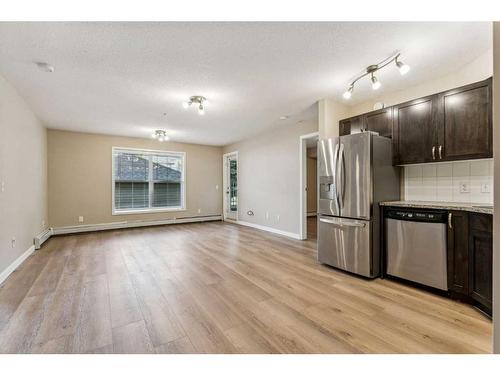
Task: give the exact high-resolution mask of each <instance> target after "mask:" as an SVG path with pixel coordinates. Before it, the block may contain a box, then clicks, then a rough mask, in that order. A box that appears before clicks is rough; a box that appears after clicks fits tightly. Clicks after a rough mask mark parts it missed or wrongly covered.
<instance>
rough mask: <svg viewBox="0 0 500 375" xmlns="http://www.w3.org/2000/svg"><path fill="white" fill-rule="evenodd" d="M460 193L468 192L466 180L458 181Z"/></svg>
mask: <svg viewBox="0 0 500 375" xmlns="http://www.w3.org/2000/svg"><path fill="white" fill-rule="evenodd" d="M459 189H460V190H459V191H460V193H469V192H470V189H469V183H468V182H467V181H460V187H459Z"/></svg>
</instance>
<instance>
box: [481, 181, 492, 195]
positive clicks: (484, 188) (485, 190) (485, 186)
mask: <svg viewBox="0 0 500 375" xmlns="http://www.w3.org/2000/svg"><path fill="white" fill-rule="evenodd" d="M481 193H491V189H490V184H489V183H484V184H481Z"/></svg>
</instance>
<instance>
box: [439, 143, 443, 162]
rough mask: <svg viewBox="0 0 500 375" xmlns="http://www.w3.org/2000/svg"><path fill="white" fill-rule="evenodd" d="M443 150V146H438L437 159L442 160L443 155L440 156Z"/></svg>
mask: <svg viewBox="0 0 500 375" xmlns="http://www.w3.org/2000/svg"><path fill="white" fill-rule="evenodd" d="M442 149H443V146H441V145H439V149H438V151H439V159H442V158H443V155H441V150H442Z"/></svg>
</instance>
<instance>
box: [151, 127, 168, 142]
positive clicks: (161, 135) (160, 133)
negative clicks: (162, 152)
mask: <svg viewBox="0 0 500 375" xmlns="http://www.w3.org/2000/svg"><path fill="white" fill-rule="evenodd" d="M151 137H153V138H155V139H157V140H159V141H160V142H163V141H168V140H169V139H170V138H169V137H168V135H167V132H166V131H165V130H155V131H154V133H153V134H151Z"/></svg>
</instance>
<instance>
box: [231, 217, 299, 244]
mask: <svg viewBox="0 0 500 375" xmlns="http://www.w3.org/2000/svg"><path fill="white" fill-rule="evenodd" d="M232 222H233V223H236V224H239V225H244V226H246V227H251V228H255V229H260V230H265V231H266V232H271V233H274V234H279V235H282V236H286V237H290V238H293V239H296V240H300V239H301V238H300V236H299V234H297V233H292V232H287V231H284V230H280V229H275V228H271V227H266V226H265V225H260V224H254V223H249V222H248V221H241V220H237V221H232Z"/></svg>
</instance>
